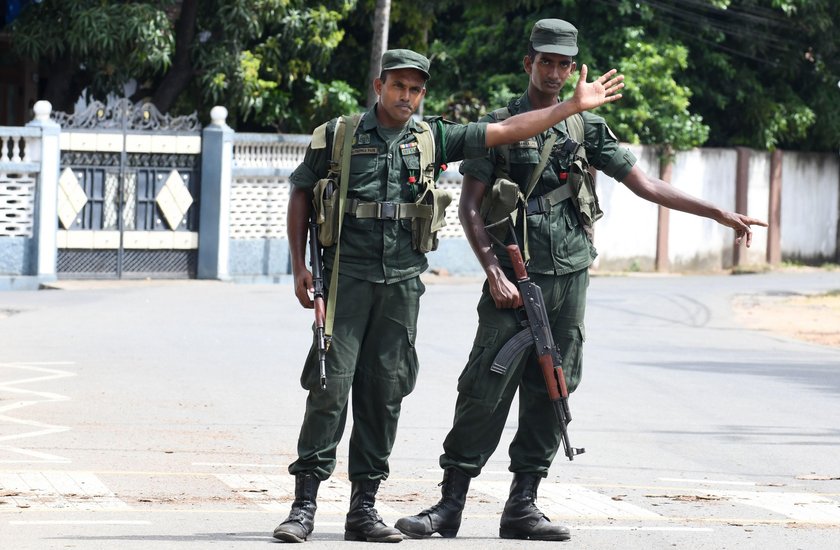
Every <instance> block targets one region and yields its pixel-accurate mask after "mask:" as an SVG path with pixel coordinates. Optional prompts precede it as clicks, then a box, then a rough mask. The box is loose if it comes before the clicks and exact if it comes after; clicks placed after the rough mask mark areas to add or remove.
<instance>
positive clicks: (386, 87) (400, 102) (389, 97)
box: [373, 69, 426, 127]
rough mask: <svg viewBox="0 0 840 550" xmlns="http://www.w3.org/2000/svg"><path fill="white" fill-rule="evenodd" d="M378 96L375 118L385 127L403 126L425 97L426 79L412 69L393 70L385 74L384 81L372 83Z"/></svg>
mask: <svg viewBox="0 0 840 550" xmlns="http://www.w3.org/2000/svg"><path fill="white" fill-rule="evenodd" d="M373 89H374V91H376V94H377V95H378V96H379V107H377V111H376V116H377V117H378V118H379V122H380V124H382V125H383V126H385V127H399V126H404V125H405V123H406V122H408V119H409V118H411V115H412V114H414V111H416V110H417V108H418V107H419V106H420V102H421V101H422V100H423V96H425V95H426V79H425V78H423V74H422V73H421V72H420V71H416V70H414V69H394V70H392V71H388V72H386V73H385V80H380V79H379V78H377V79H376V80H374V81H373Z"/></svg>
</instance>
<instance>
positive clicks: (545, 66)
mask: <svg viewBox="0 0 840 550" xmlns="http://www.w3.org/2000/svg"><path fill="white" fill-rule="evenodd" d="M529 46H530V47H529V54H528V55H527V56H526V57H525V59H524V67H525V71H526V73H528V74H529V76H530V80H529V85H528V91H527V92H526V93H525V94H524V95H523V96H522V97H520V98H518V99H516V100H514V101H512V102H511V103H510V104H509V105H508V108H507V110H508V111H509V113H505V116H506V115H507V114H511V115H515V114H517V113H523V112H528V111H531V110H532V109H538V108H544V107H546V106H548V105H552V104H555V103H556V102H557V101H558V99H557V97H558V94H559V93H560V91H561V89H562V87H563V85H564V84H565V82H566V79H567V78H568V76H569V75H570V74H571V72H572V71H574V70H575V62H574V56H575V55H576V54H577V52H578V48H577V29H575V27H574V26H573V25H571V24H570V23H568V22H566V21H562V20H559V19H545V20H541V21H538V22H537V23H536V24H535V25H534V27H533V30H532V33H531V41H530V44H529ZM494 113H495V115H489V116H488V117H486V118H484V119H482V120H483V121H484V122H493V121H494V120H495V116H499V112H498V111H497V112H494ZM579 116H582V117H583V128H584V139H583V144H582V145H583V147H584V148H585V152H586V158H587V159H588V160H589V163H590V165H591V166H593V167H595V168H597V169H599V170H601V171H602V172H604V173H605V174H607V175H608V176H610V177H613V178H615V179H616V180H618V181H621V182H622V183H623V184H624V185H626V186H627V187H629V188H630V189H631V190H632V191H633V192H634V193H636V194H637V195H639V196H641V197H642V198H645V199H647V200H650V201H652V202H656V203H658V204H661V205H664V206H667V207H670V208H674V209H677V210H682V211H685V212H690V213H692V214H696V215H700V216H705V217H708V218H712V219H714V220H716V221H718V222H719V223H721V224H723V225H726V226H729V227H732V228H733V229H735V231H736V232H737V236H738V238H739V239H740V238H741V237H742V236H746V237H747V244H749V240H750V236H751V233H750V227H749V226H750V224H759V225H766V224H764V223H763V222H760V221H758V220H755V219H752V218H748V217H746V216H742V215H740V214H735V213H731V212H724V211H722V210H720V209H719V208H717V207H715V206H714V205H712V204H709V203H707V202H705V201H701V200H698V199H696V198H694V197H691V196H689V195H686V194H684V193H682V192H680V191H679V190H677V189H675V188H674V187H672V186H670V185H667V184H666V183H664V182H662V181H661V180H658V179H655V178H652V177H650V176H648V175H646V174H645V173H644V172H643V171H642V170H641V169H639V168H638V167H637V166H635V163H636V159H635V157H634V156H633V154H632V153H631V152H630V151H629V150H627V149H626V148H623V147H620V146H619V143H618V141H617V139H616V138H615V136H614V135H613V134H612V132H611V131H610V129H609V128H608V127H607V125H606V123H605V122H604V119H603V118H601V117H599V116H596V115H593V114H590V113H582V114H581V115H579ZM567 123H568V126H567ZM569 126H571V121H570V119H567V120H566V121H564V122H563V123H560V124H557V125H555V126H554V127H553V128H551V129H549V130H548V131H547V132H545V133H543V134H540V135H538V136H536V138H535V139H529V140H526V141H523V142H520V143H517V144H514V145H512V146H510V147H509V149H508V150H507V151H506V152H505V151H503V150H501V149H499V148H496V149H495V150H493V151H491V152H490V154H488V155H487V156H486V157H485V158H482V159H475V160H467V161H465V162H464V163H462V164H461V171H462V172H463V174H464V183H463V189H462V193H461V202H460V206H459V214H460V217H461V222H462V224H463V226H464V230H465V233H466V235H467V238H468V240H469V241H470V244H471V246H472V248H473V251H474V252H475V254H476V256H477V257H478V259H479V261H480V263H481V265H482V267H483V268H484V271H485V273H486V275H487V280H486V282H485V284H484V287H483V290H482V294H481V298H480V299H479V302H478V316H479V326H478V331H477V333H476V337H475V341H474V343H473V349H472V351H471V353H470V356H469V359H468V361H467V365H466V367H465V368H464V370H463V372H462V374H461V376H460V378H459V381H458V400H457V403H456V406H455V420H454V423H453V426H452V429H451V430H450V432H449V434H448V435H447V437H446V439H445V441H444V444H443V447H444V454H443V455H441V457H440V466H441V467H442V468H443V469H444V481H443V484H442V495H443V498H442V499H441V500H440V501H439V502H438V503H437V504H436V505H435V506H433V507H432V508H429V509H427V510H424V511H423V512H421V513H420V514H418V515H416V516H410V517H406V518H401V519H400V520H399V521H397V523H396V527H397V528H398V529H399V530H401V531H402V532H403V533H404V534H406V535H407V536H409V537H413V538H419V537H427V536H431V535H432V534H433V533H436V532H437V533H440V534H441V535H442V536H444V537H454V536H455V535H456V534H457V532H458V528H459V527H460V523H461V513H462V510H463V507H464V502H465V498H466V493H467V490H468V487H469V482H470V479H472V478H473V477H476V476H478V475H479V474H480V473H481V469H482V467H483V466H484V465H485V464H486V462H487V460H488V459H489V458H490V455H491V454H492V453H493V452H494V451H495V449H496V446H497V445H498V443H499V440H500V438H501V435H502V431H503V429H504V426H505V422H506V419H507V416H508V412H509V410H510V406H511V403H512V401H513V398H514V396H515V395H516V394H517V392H518V394H519V411H518V418H519V424H518V427H517V431H516V435H515V437H514V439H513V441H512V442H511V445H510V448H509V455H510V467H509V469H510V471H511V472H513V474H514V479H513V483H512V485H511V490H510V497H509V499H508V501H507V503H506V504H505V508H504V512H503V514H502V518H501V525H500V529H499V534H500V536H501V537H503V538H516V539H537V540H568V539H569V538H570V534H569V530H568V529H567V528H566V527H563V526H561V525H557V524H554V523H552V522H550V521H549V520H548V518H546V517H545V515H544V514H543V513H542V512H540V510H539V509H538V508H537V507H536V505H535V503H534V501H535V499H536V494H537V487H538V485H539V482H540V480H541V479H542V478H544V477H546V475H547V474H548V470H549V467H550V466H551V463H552V461H553V459H554V457H555V455H556V454H557V450H558V446H559V444H560V430H559V426H558V425H557V423H556V420H555V415H554V411H553V408H552V403H551V401H550V400H549V398H548V395H547V393H546V387H545V381H544V379H543V376H542V372H541V370H540V368H539V365H538V364H537V359H536V355H535V354H534V353H533V351H532V352H529V353H526V354H524V357H523V358H522V359H521V360H520V361H519V362H518V363H514V364H513V365H511V366H510V367H509V368H508V369H507V372H506V373H505V374H504V375H502V374H496V373H492V372H491V371H490V366H491V364H492V363H493V360H494V358H495V357H496V355H497V353H498V352H499V350H500V349H501V347H502V346H503V345H504V344H505V343H506V342H507V341H508V340H510V338H511V337H512V336H513V335H514V334H516V333H517V332H519V331H520V330H521V328H522V327H521V325H520V324H519V322H518V319H519V318H518V317H517V315H516V308H518V307H519V306H521V300H520V298H519V292H518V288H517V286H516V285H515V283H514V281H515V278H514V276H513V272H512V269H511V264H510V261H509V259H508V257H507V254H506V253H505V251H504V249H502V248H501V247H499V246H498V245H491V240H490V238H489V237H488V234H487V230H486V229H485V228H484V223H483V220H482V218H481V216H480V204H481V201H482V198H483V197H484V196H485V191H486V189H487V188H488V186H489V185H492V184H493V182H494V181H495V178H496V177H498V174H499V172H500V171H501V172H502V173H504V174H506V176H507V177H508V178H509V179H511V180H513V181H514V182H516V183H517V184H518V185H519V187H520V189H521V191H522V192H523V194H524V193H526V187H527V185H528V182H529V179H530V177H531V173H532V172H533V171H534V169H535V168H536V167H537V164H538V163H539V157H540V151H541V149H542V146H543V143H545V141H546V140H547V139H548V137H549V136H550V135H551V133H556V134H557V136H558V139H557V146H556V147H554V148H553V149H552V154H551V157H549V161H548V163H547V165H545V169H544V171H543V172H542V174H541V175H540V177H539V179H538V180H537V183H536V186H535V187H534V189H533V192H532V193H531V195H530V198H529V200H528V202H527V206H526V207H525V208H524V210H525V214H526V215H525V216H524V217H525V218H526V219H527V222H525V223H527V249H528V252H529V254H530V263H529V265H528V273H529V276H530V278H531V280H532V282H534V283H536V284H537V285H539V286H540V288H541V290H542V292H543V295H544V300H545V304H546V309H547V312H548V315H549V320H550V324H551V329H552V334H553V337H554V342H555V344H556V345H557V347H558V351H559V353H560V356H561V357H562V358H563V364H562V367H563V372H564V373H565V376H566V380H567V382H568V388H569V391H570V392H571V391H574V389H575V388H576V387H577V386H578V384H579V383H580V380H581V373H582V366H583V361H582V359H583V356H582V345H583V341H584V339H585V329H584V311H585V305H586V289H587V287H588V284H589V271H588V268H589V266H590V264H591V263H592V261H593V260H594V259H595V256H596V251H595V248H594V247H593V246H592V243H591V242H590V240H589V238H588V236H587V232H586V231H585V228H584V227H582V225H581V217H580V216H579V212H577V211H576V207H575V204H574V202H573V201H572V200H569V199H568V198H566V199H562V200H560V202H556V203H555V200H553V199H552V200H546V199H549V198H551V197H552V196H553V195H552V193H553V192H554V193H555V194H556V193H558V191H556V190H561V189H563V187H564V186H566V185H568V183H567V176H568V174H569V156H568V154H567V153H564V147H563V144H564V143H565V142H566V140H567V139H569V136H570V133H569V129H568V127H569ZM578 139H579V138H578ZM564 195H565V194H564ZM557 196H563V195H559V194H558V195H557ZM567 196H568V195H567ZM522 218H523V216H522V212H520V215H519V220H520V222H521V220H522ZM519 233H520V235H519V239H518V240H519V242H520V243H521V242H522V241H523V239H522V237H523V235H522V234H521V231H519ZM509 239H510V237H509ZM508 242H513V241H512V240H509V241H508Z"/></svg>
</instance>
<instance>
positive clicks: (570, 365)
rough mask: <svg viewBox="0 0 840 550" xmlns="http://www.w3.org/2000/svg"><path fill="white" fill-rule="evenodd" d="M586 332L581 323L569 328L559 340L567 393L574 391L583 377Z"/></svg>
mask: <svg viewBox="0 0 840 550" xmlns="http://www.w3.org/2000/svg"><path fill="white" fill-rule="evenodd" d="M584 341H586V330H585V328H584V325H583V323H581V324H579V325H577V326H573V327H569V328H568V329H566V331H565V334H563V335H562V336H561V337H560V338H559V342H558V344H559V348H560V353H561V356H562V358H563V374H564V375H565V377H566V386H567V387H568V389H569V393H571V392H573V391H575V389H576V388H577V387H578V386H579V385H580V381H581V378H582V377H583V343H584Z"/></svg>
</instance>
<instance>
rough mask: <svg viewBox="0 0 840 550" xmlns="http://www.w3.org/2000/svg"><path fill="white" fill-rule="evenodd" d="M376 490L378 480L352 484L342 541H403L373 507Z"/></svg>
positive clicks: (399, 534)
mask: <svg viewBox="0 0 840 550" xmlns="http://www.w3.org/2000/svg"><path fill="white" fill-rule="evenodd" d="M378 489H379V480H365V481H354V482H352V490H351V493H350V511H349V512H347V521H345V522H344V540H357V541H367V542H400V541H401V540H402V539H403V536H402V534H401V533H400V532H399V531H397V530H396V529H394V528H393V527H388V526H387V525H385V522H384V521H382V517H381V516H380V515H379V512H377V511H376V508H374V507H373V505H374V504H375V503H376V491H377V490H378Z"/></svg>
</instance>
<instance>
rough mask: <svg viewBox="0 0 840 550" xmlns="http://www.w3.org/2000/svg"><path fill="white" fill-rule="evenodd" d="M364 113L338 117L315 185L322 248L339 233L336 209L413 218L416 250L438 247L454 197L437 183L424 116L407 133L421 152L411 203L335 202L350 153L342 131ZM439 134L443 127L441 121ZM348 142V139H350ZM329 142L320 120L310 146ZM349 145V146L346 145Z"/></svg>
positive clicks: (432, 141) (354, 125)
mask: <svg viewBox="0 0 840 550" xmlns="http://www.w3.org/2000/svg"><path fill="white" fill-rule="evenodd" d="M361 118H362V115H361V114H357V115H353V116H352V117H340V118H339V119H338V121H337V122H336V126H335V131H334V132H333V140H332V149H331V155H330V161H329V171H328V173H327V177H326V178H323V179H321V180H318V182H317V183H316V184H315V188H314V190H313V193H314V194H313V198H312V204H313V207H314V209H315V215H316V221H317V223H318V224H319V233H318V236H319V240H320V242H321V246H323V247H329V246H333V245H334V244H335V242H336V238H337V236H338V226H339V215H338V214H339V211H340V210H341V209H343V210H344V213H345V214H348V215H351V216H355V217H357V218H375V219H381V220H398V219H411V240H412V246H413V247H414V249H415V250H417V251H418V252H422V253H426V252H430V251H432V250H435V249H437V247H438V235H437V233H438V231H439V230H440V229H442V228H443V227H444V226H445V225H446V219H445V213H446V207H447V206H449V203H451V202H452V196H451V195H450V194H449V193H448V192H446V191H444V190H442V189H438V188H437V187H436V178H435V171H436V170H435V137H434V134H433V133H432V128H431V126H430V125H429V124H428V123H427V122H426V121H423V120H420V121H415V124H416V126H417V128H416V129H412V130H411V133H412V134H413V135H414V137H415V139H416V140H417V148H418V150H419V152H420V179H419V181H418V182H417V186H418V192H417V199H416V200H415V202H407V203H397V202H361V201H358V200H350V201H346V204H344V205H339V204H338V202H339V182H340V181H341V165H342V159H343V157H344V155H345V154H349V151H345V148H344V147H343V144H344V142H345V139H344V138H345V132H346V131H347V127H348V125H350V126H352V130H351V131H352V132H353V134H354V135H355V133H356V130H357V129H358V126H359V123H360V122H361ZM440 131H441V136H443V135H444V126H443V124H440ZM348 143H349V142H348ZM326 146H327V124H322V125H321V126H319V127H318V128H316V129H315V132H313V134H312V145H311V147H312V148H313V149H323V148H326ZM348 149H349V147H348Z"/></svg>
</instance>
